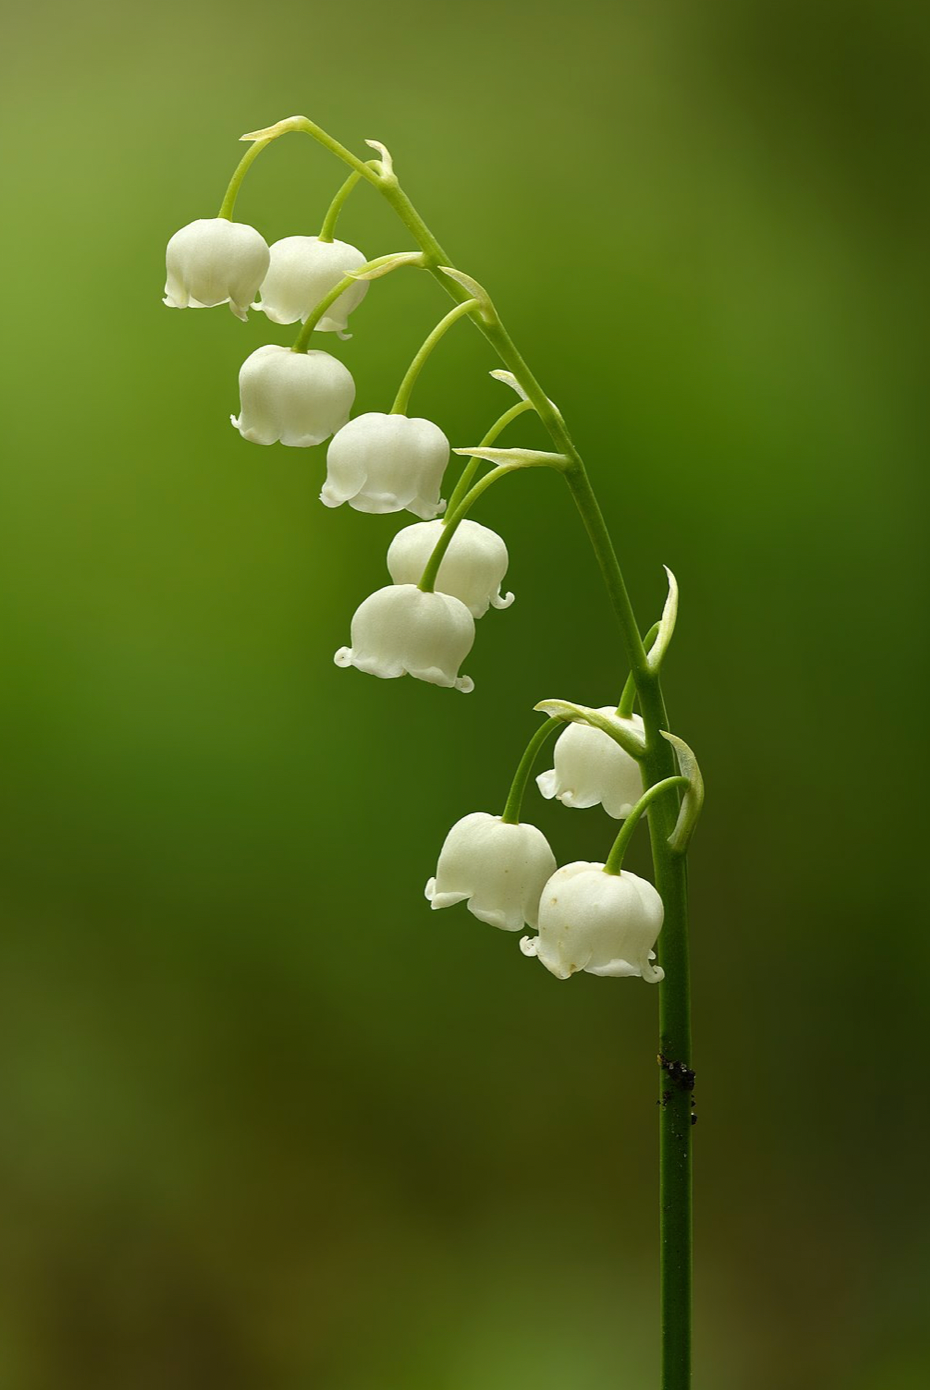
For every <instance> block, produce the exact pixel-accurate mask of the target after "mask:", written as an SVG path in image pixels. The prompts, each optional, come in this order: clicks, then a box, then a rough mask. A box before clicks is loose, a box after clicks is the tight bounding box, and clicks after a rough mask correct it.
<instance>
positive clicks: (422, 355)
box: [390, 299, 478, 415]
mask: <svg viewBox="0 0 930 1390" xmlns="http://www.w3.org/2000/svg"><path fill="white" fill-rule="evenodd" d="M477 308H478V301H477V299H466V300H465V301H464V302H463V303H462V304H456V306H455V308H454V309H450V310H449V312H448V314H446V315H445V317H444V318H441V319H440V320H439V322H438V323H437V325H436V327H435V328H434V329H433V331H432V333H430V334H429V336H428V337H427V339H426V340H425V342H424V343H423V346H422V347H421V348H420V350H419V352H418V353H417V355H416V356H415V357H414V359H413V361H412V362H411V363H410V366H409V367H408V368H407V371H406V374H405V376H404V379H403V381H402V382H401V383H400V386H399V387H398V389H397V395H396V396H395V397H394V404H393V405H392V406H391V410H390V413H391V414H392V415H406V414H407V406H408V405H409V404H410V393H411V392H412V390H413V388H414V384H415V383H416V379H417V377H418V376H419V375H420V373H421V371H422V370H423V366H424V363H425V362H426V359H427V358H428V357H429V355H430V353H431V352H432V351H433V348H434V347H435V346H436V344H437V343H438V342H439V341H440V340H441V339H442V338H443V337H445V335H446V333H448V331H449V329H450V328H451V327H452V325H453V324H454V323H458V321H459V319H460V318H464V317H465V315H466V314H470V313H472V312H473V311H474V310H475V309H477Z"/></svg>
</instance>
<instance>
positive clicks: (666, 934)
mask: <svg viewBox="0 0 930 1390" xmlns="http://www.w3.org/2000/svg"><path fill="white" fill-rule="evenodd" d="M291 128H292V129H295V128H300V129H303V130H305V131H306V132H307V133H308V134H310V135H312V136H313V137H314V138H315V139H317V140H319V141H320V143H321V144H323V145H325V146H326V147H327V148H328V149H329V150H331V151H332V152H333V153H334V154H337V155H338V156H339V157H340V158H341V159H343V160H345V162H346V163H347V164H349V165H350V166H351V167H352V168H354V169H356V170H358V172H359V173H360V174H361V176H362V178H367V179H368V181H369V182H370V183H372V184H375V185H376V186H377V187H378V189H379V191H380V192H381V193H382V194H383V195H384V197H385V198H386V199H387V201H388V202H389V203H390V205H391V206H392V207H393V208H394V211H395V212H396V213H397V215H398V216H399V217H400V219H401V221H402V222H403V223H404V226H405V227H407V229H408V230H409V231H410V232H411V233H412V235H413V236H414V237H415V239H416V241H417V244H418V245H419V246H420V248H421V250H422V251H423V253H424V256H425V257H426V266H427V268H428V269H429V270H430V272H431V274H432V275H434V276H435V278H436V279H437V280H438V281H439V282H440V284H441V285H442V286H443V288H444V289H445V290H446V292H447V293H448V294H449V295H451V297H452V298H453V299H454V300H456V301H457V302H458V303H463V302H464V301H465V300H466V299H468V298H470V295H469V293H468V291H467V290H466V289H465V288H464V287H463V286H461V285H459V284H458V283H457V282H456V281H454V280H452V279H451V278H450V277H449V276H448V275H444V274H443V272H442V269H441V267H442V266H448V267H449V268H450V269H451V268H454V262H453V261H452V260H451V258H450V257H449V256H448V255H447V253H446V252H445V251H444V250H443V249H442V247H441V246H440V244H439V242H438V241H437V240H436V238H435V237H434V236H433V234H432V232H431V231H430V229H429V227H428V226H427V225H426V223H425V222H424V221H423V218H422V217H421V216H420V214H419V213H418V212H417V210H416V208H415V207H414V206H413V204H412V203H411V201H410V199H409V198H408V197H407V194H406V193H405V192H404V190H403V189H402V188H401V187H400V185H399V183H398V182H397V179H396V178H395V177H394V176H393V175H391V176H389V177H388V176H382V175H378V174H377V173H375V171H374V170H370V169H368V168H367V167H366V166H365V165H364V164H363V163H362V161H361V160H360V159H358V157H357V156H356V155H353V154H352V153H351V151H349V150H347V149H346V148H345V146H343V145H340V144H339V143H338V142H337V141H335V140H334V139H333V138H332V136H330V135H328V134H327V133H326V132H325V131H323V130H321V129H320V127H319V126H316V125H314V124H313V123H312V122H311V121H308V120H306V119H305V118H301V124H300V126H299V127H298V126H296V125H292V126H291ZM473 322H474V323H475V324H476V325H477V327H478V328H480V330H481V332H482V333H483V334H484V335H485V337H486V338H487V339H488V341H489V342H490V343H491V345H492V347H493V348H494V349H495V351H496V352H497V355H498V356H499V357H500V359H501V361H502V362H503V363H504V365H505V366H506V367H507V368H508V369H509V370H510V371H511V372H513V374H514V376H515V377H516V379H517V381H518V382H519V383H520V385H521V386H522V388H523V390H524V391H525V392H526V395H527V397H528V398H529V400H531V401H532V403H533V405H534V406H535V408H536V413H537V414H538V416H539V418H540V420H541V421H542V422H543V424H544V425H545V427H546V429H547V430H548V432H549V434H550V436H551V438H552V440H553V442H554V444H555V446H556V449H557V451H558V452H559V453H561V454H564V455H565V456H566V457H567V459H568V461H569V462H568V467H567V468H566V469H565V470H564V473H565V481H566V482H567V484H568V487H569V489H570V491H571V494H572V497H573V498H574V501H575V505H576V506H577V508H578V511H579V512H580V514H581V519H582V521H583V522H584V525H585V529H586V530H587V532H588V537H589V539H590V541H591V545H592V547H593V549H594V553H595V556H596V557H597V562H598V564H599V566H600V569H601V573H602V575H603V578H604V583H605V585H606V588H607V593H608V595H609V598H610V602H611V605H612V607H613V610H614V615H615V617H616V619H617V623H618V625H619V627H620V631H621V633H622V636H623V641H624V644H625V646H626V652H627V657H628V659H629V663H630V669H631V672H632V675H633V680H634V682H635V684H636V693H637V695H638V697H639V707H640V711H641V713H642V719H643V724H644V727H645V734H646V753H645V756H644V757H643V759H642V763H641V766H642V772H643V786H644V788H645V789H648V788H649V787H651V786H653V785H654V784H655V783H657V782H661V781H663V780H664V779H665V778H667V777H673V776H675V775H676V774H677V771H678V769H677V766H676V763H675V753H674V750H673V748H672V745H671V744H670V743H669V742H668V741H667V740H666V739H664V738H662V736H661V733H660V731H661V730H662V729H667V728H668V717H667V715H666V712H665V702H664V699H663V696H662V688H661V685H660V682H659V676H658V673H657V672H653V671H651V670H650V668H649V665H648V662H647V660H646V651H645V648H644V646H643V641H642V637H641V636H640V628H639V626H638V624H637V622H636V618H635V615H634V613H633V607H632V604H631V603H630V598H629V594H628V593H627V589H626V584H625V582H624V579H623V574H622V572H621V570H620V565H619V562H618V560H617V555H616V551H615V550H614V547H613V542H612V541H611V538H610V533H609V531H608V530H607V526H606V524H605V522H604V517H603V514H602V513H601V509H600V505H599V504H598V501H597V497H596V496H595V493H594V489H593V487H592V486H591V481H590V479H589V477H588V474H587V470H586V469H585V466H584V463H583V461H582V458H581V455H580V454H579V453H578V451H577V449H576V448H575V446H574V444H573V442H572V439H571V436H570V434H569V432H568V429H567V427H566V424H565V421H564V420H563V419H562V416H561V414H560V413H559V411H558V410H556V408H555V406H553V404H552V403H551V401H550V400H549V399H548V398H547V396H546V394H545V392H544V391H543V389H542V387H541V386H540V384H539V382H538V381H537V380H536V378H535V376H534V375H533V373H532V372H531V371H530V368H529V366H528V365H527V363H526V362H525V361H524V359H523V357H522V356H521V354H520V352H519V351H518V349H517V347H516V345H515V343H514V342H513V340H512V339H511V337H510V335H509V333H508V332H507V330H506V329H505V328H504V325H503V324H502V323H501V321H500V319H499V318H498V317H497V315H496V314H494V315H492V316H489V317H486V316H479V315H475V316H474V318H473ZM677 799H678V798H677V795H675V796H671V795H669V796H661V797H659V798H658V799H657V801H656V802H655V803H654V804H653V806H652V808H651V813H650V816H649V834H650V839H651V843H652V859H653V866H654V870H655V880H656V888H657V889H658V891H659V893H660V895H661V897H662V901H663V903H664V906H665V921H664V925H663V928H662V932H661V934H660V936H659V941H658V943H657V945H658V957H659V964H660V965H661V966H662V968H663V969H664V971H665V979H664V980H663V982H662V984H660V985H659V1065H660V1068H661V1070H660V1078H661V1079H660V1086H659V1141H660V1156H659V1220H660V1241H661V1266H662V1269H661V1287H662V1390H689V1387H690V1385H691V1258H692V1256H691V1245H692V1221H691V1147H692V1145H691V1130H692V1123H691V1110H692V1103H691V1091H692V1089H693V1085H694V1073H693V1071H692V1069H691V986H690V973H689V962H688V886H687V869H686V864H685V859H684V857H683V856H681V855H678V854H676V853H674V852H673V850H672V849H671V847H670V845H669V843H668V838H669V836H670V835H671V833H672V830H673V828H674V825H675V818H676V815H677V805H676V802H677Z"/></svg>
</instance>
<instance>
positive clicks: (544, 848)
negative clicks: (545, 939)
mask: <svg viewBox="0 0 930 1390" xmlns="http://www.w3.org/2000/svg"><path fill="white" fill-rule="evenodd" d="M555 868H556V860H555V855H554V854H553V853H552V850H551V849H550V848H549V843H548V841H547V839H546V837H545V835H544V834H543V833H542V831H541V830H537V829H536V827H535V825H523V824H521V825H509V824H508V823H507V822H505V821H503V820H501V818H500V816H491V815H488V814H487V812H486V811H474V812H473V813H472V814H471V815H470V816H465V817H464V818H463V819H462V820H460V821H458V822H457V823H456V824H455V825H453V827H452V829H451V830H450V831H449V833H448V835H447V836H446V840H445V844H444V845H443V847H442V850H441V851H440V855H439V864H438V866H437V869H436V877H435V878H431V879H430V881H429V883H428V884H427V885H426V896H427V898H428V899H429V901H430V902H431V903H432V905H433V907H434V908H438V907H451V906H452V904H453V903H460V902H462V901H463V900H466V899H467V901H468V910H469V912H471V913H473V914H474V916H475V917H477V918H478V920H479V921H480V922H488V923H489V924H490V925H491V926H492V927H500V928H501V930H502V931H521V930H522V928H523V925H524V923H525V924H526V925H527V926H530V927H533V928H534V929H535V927H536V924H537V920H538V913H539V898H540V894H541V893H542V891H543V888H544V886H545V884H546V882H547V880H548V879H549V878H551V876H552V874H553V873H554V872H555Z"/></svg>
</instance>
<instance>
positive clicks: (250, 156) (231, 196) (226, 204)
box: [216, 139, 271, 222]
mask: <svg viewBox="0 0 930 1390" xmlns="http://www.w3.org/2000/svg"><path fill="white" fill-rule="evenodd" d="M270 144H271V140H270V139H268V140H256V141H255V143H254V145H250V146H249V148H248V149H247V150H246V152H245V154H244V155H243V156H242V158H241V159H240V160H239V163H238V164H237V165H236V170H235V173H234V174H233V176H232V178H231V179H230V180H229V184H228V185H227V188H226V192H225V193H224V195H223V201H222V203H220V210H219V212H218V213H217V214H216V215H217V217H225V218H226V220H227V222H231V221H232V215H233V211H234V209H235V206H236V199H237V198H238V196H239V189H240V188H241V187H242V180H243V179H244V178H245V176H246V174H247V173H248V172H249V169H250V168H251V166H252V165H253V164H254V163H255V161H256V159H257V158H258V156H259V155H260V154H261V152H262V150H263V149H264V148H265V146H266V145H270Z"/></svg>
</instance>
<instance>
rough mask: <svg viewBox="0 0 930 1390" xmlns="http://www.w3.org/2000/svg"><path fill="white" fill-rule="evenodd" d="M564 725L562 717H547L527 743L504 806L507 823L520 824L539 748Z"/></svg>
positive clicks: (504, 817) (504, 816)
mask: <svg viewBox="0 0 930 1390" xmlns="http://www.w3.org/2000/svg"><path fill="white" fill-rule="evenodd" d="M562 727H563V722H562V720H561V719H547V720H546V722H545V724H541V725H540V727H539V728H538V729H537V730H536V732H535V734H534V735H533V737H532V738H531V739H530V741H529V743H528V744H527V745H526V751H525V752H524V754H523V757H522V758H521V759H520V762H519V764H518V766H517V770H516V773H515V774H514V779H513V783H512V785H511V788H510V794H509V795H508V797H507V805H506V806H505V807H504V812H503V815H502V816H501V820H502V821H504V823H505V824H506V825H519V824H520V812H521V810H522V809H523V796H524V793H525V792H526V784H527V782H528V781H529V780H530V773H531V772H532V771H533V765H534V763H535V762H536V758H537V756H538V754H539V750H540V749H541V748H542V746H543V744H544V743H547V742H548V740H549V739H550V738H551V737H552V735H553V734H554V733H555V731H556V729H560V728H562Z"/></svg>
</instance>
